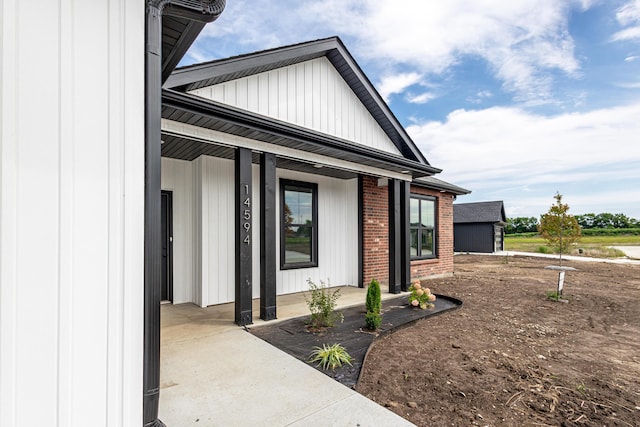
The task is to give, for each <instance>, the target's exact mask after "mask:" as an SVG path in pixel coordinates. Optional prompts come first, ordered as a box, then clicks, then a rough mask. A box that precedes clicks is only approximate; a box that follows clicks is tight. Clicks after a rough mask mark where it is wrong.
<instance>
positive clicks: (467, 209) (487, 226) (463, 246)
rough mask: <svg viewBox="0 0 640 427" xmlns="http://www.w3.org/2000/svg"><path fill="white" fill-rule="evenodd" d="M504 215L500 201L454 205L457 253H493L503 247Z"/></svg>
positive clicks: (454, 231) (505, 219)
mask: <svg viewBox="0 0 640 427" xmlns="http://www.w3.org/2000/svg"><path fill="white" fill-rule="evenodd" d="M506 223H507V217H506V216H505V214H504V204H503V203H502V201H495V202H478V203H456V204H455V205H453V235H454V245H453V246H454V250H455V251H456V252H483V253H493V252H498V251H502V250H504V227H505V225H506Z"/></svg>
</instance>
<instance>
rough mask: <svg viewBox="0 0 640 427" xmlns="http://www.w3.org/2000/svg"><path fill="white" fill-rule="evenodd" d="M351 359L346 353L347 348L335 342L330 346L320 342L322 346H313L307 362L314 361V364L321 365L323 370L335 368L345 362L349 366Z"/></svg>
mask: <svg viewBox="0 0 640 427" xmlns="http://www.w3.org/2000/svg"><path fill="white" fill-rule="evenodd" d="M352 360H353V357H351V356H350V355H349V353H347V350H346V349H345V348H344V347H343V346H341V345H340V344H337V343H336V344H333V345H330V346H327V345H326V344H322V347H314V350H313V351H312V352H311V356H310V357H309V363H316V366H317V367H322V369H323V370H327V368H331V369H335V368H338V367H340V366H342V365H343V364H345V363H346V364H347V365H349V366H351V361H352Z"/></svg>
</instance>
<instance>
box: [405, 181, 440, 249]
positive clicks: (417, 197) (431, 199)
mask: <svg viewBox="0 0 640 427" xmlns="http://www.w3.org/2000/svg"><path fill="white" fill-rule="evenodd" d="M413 199H415V200H418V215H419V217H418V225H417V226H415V227H414V226H413V224H411V221H409V236H411V238H412V237H413V234H412V231H413V230H417V231H418V232H417V242H416V243H419V242H421V241H422V238H421V237H422V230H431V232H432V234H433V242H432V245H433V250H432V253H431V254H427V255H423V254H422V253H421V252H422V245H419V244H416V255H411V260H412V261H413V260H423V259H435V258H438V198H437V197H433V196H426V195H424V194H415V193H411V196H410V198H409V204H410V205H411V200H413ZM422 201H429V202H433V228H431V227H423V226H422ZM410 245H411V243H410Z"/></svg>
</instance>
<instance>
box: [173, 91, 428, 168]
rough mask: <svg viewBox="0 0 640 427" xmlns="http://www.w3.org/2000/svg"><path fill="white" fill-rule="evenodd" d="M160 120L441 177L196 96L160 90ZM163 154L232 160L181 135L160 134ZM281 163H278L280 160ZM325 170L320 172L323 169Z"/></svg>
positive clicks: (229, 153)
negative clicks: (208, 156) (207, 156)
mask: <svg viewBox="0 0 640 427" xmlns="http://www.w3.org/2000/svg"><path fill="white" fill-rule="evenodd" d="M162 118H164V119H168V120H173V121H177V122H181V123H186V124H190V125H193V126H198V127H202V128H206V129H211V130H215V131H220V132H224V133H228V134H232V135H236V136H241V137H245V138H250V139H254V140H257V141H262V142H266V143H269V144H274V145H280V146H285V147H288V148H293V149H298V150H303V151H306V152H309V153H314V154H319V155H323V156H327V157H332V158H337V159H342V160H346V161H349V162H353V163H356V164H362V165H367V166H370V167H375V168H379V169H383V170H388V171H391V172H395V173H400V174H407V175H408V176H411V177H412V178H416V177H424V176H429V175H433V174H435V173H439V172H441V169H438V168H435V167H433V166H431V165H429V164H428V163H423V162H420V161H417V160H412V159H408V158H406V157H403V156H399V155H394V154H391V153H388V152H385V151H382V150H376V149H373V148H370V147H366V146H363V145H360V144H354V143H353V142H351V141H347V140H344V139H341V138H337V137H334V136H331V135H327V134H324V133H320V132H316V131H314V130H311V129H308V128H305V127H301V126H298V125H294V124H291V123H286V122H283V121H279V120H276V119H273V118H270V117H266V116H263V115H260V114H256V113H253V112H250V111H247V110H243V109H240V108H236V107H232V106H229V105H227V104H222V103H219V102H215V101H211V100H206V99H203V98H201V97H198V96H194V95H189V94H186V93H182V92H178V91H174V90H171V89H163V91H162ZM162 140H163V141H164V143H163V144H162V155H163V156H164V157H172V158H177V159H182V160H194V159H196V158H197V157H198V156H200V155H202V154H207V155H213V156H216V157H225V158H233V150H232V149H230V148H225V147H224V146H217V145H214V144H211V143H209V142H207V141H204V140H198V139H197V138H194V137H191V136H186V135H175V134H171V133H168V132H163V136H162ZM281 162H282V161H281ZM286 164H287V165H288V166H289V168H291V169H295V170H301V169H299V168H304V167H306V168H310V169H309V171H313V173H316V174H318V173H320V174H324V175H329V174H331V173H335V174H338V175H340V174H342V176H337V175H331V176H336V177H342V178H351V177H354V176H355V174H354V172H349V173H346V172H345V171H337V170H333V172H332V170H331V169H330V168H322V169H317V168H313V165H309V164H305V163H304V162H300V161H296V160H295V159H289V160H288V163H286ZM323 169H325V170H323Z"/></svg>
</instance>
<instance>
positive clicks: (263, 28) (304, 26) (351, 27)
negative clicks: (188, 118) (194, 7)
mask: <svg viewBox="0 0 640 427" xmlns="http://www.w3.org/2000/svg"><path fill="white" fill-rule="evenodd" d="M589 6H590V2H588V1H579V0H538V1H536V2H528V1H508V0H482V1H473V2H470V1H468V0H450V1H446V2H426V1H424V0H404V1H402V2H398V1H392V0H326V1H323V2H318V1H312V0H297V1H292V0H289V1H275V0H251V1H248V0H235V1H233V2H228V4H227V10H225V12H224V13H223V14H222V16H221V18H220V19H218V20H217V21H215V22H214V23H213V24H212V25H208V26H207V27H206V29H205V30H204V32H203V37H204V38H206V37H215V39H216V41H217V42H216V43H211V47H212V48H213V49H215V50H217V51H218V52H219V53H218V54H217V55H218V56H227V55H225V41H224V39H225V38H228V39H233V43H235V44H240V45H244V46H246V47H247V49H246V52H250V51H253V50H258V49H265V48H271V47H276V46H281V45H285V44H291V43H298V42H301V41H307V40H312V39H316V38H321V37H327V36H331V35H336V34H337V35H340V36H341V37H343V38H349V43H348V47H349V49H350V50H351V51H352V52H353V53H354V54H356V56H357V57H358V58H364V59H366V60H367V61H369V63H370V64H372V66H376V67H378V68H379V69H380V70H382V74H387V75H392V74H394V73H395V72H396V71H395V70H397V69H398V66H400V65H403V66H409V67H411V69H412V71H414V72H416V73H418V74H421V75H424V74H425V73H435V74H440V73H444V72H445V71H447V70H449V69H450V68H451V67H452V66H454V65H455V64H457V63H459V62H460V61H462V60H463V59H464V58H465V57H475V58H480V59H482V60H484V61H486V62H487V64H488V66H489V68H490V69H491V70H492V72H493V73H494V74H495V76H496V77H497V78H498V79H500V80H501V81H502V82H503V83H504V88H505V89H506V90H508V91H510V92H511V93H513V94H515V96H516V98H517V99H518V100H521V101H527V102H531V103H541V102H546V101H548V100H549V98H550V97H551V95H552V89H553V80H552V79H551V78H549V77H548V73H549V72H550V71H560V72H563V73H566V74H570V75H574V74H576V73H578V72H579V69H580V64H579V62H578V61H577V59H576V58H575V55H574V43H573V40H572V38H571V36H570V35H569V32H568V19H569V16H570V12H571V10H572V9H575V8H578V9H586V8H588V7H589ZM276 18H277V31H274V23H273V21H274V20H275V19H276ZM359 62H361V61H360V60H359ZM405 88H406V87H405ZM392 90H393V89H392ZM381 92H382V93H384V95H385V96H388V95H390V94H391V93H395V92H391V91H389V90H387V89H386V88H382V89H381Z"/></svg>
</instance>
